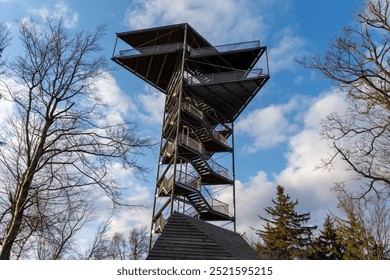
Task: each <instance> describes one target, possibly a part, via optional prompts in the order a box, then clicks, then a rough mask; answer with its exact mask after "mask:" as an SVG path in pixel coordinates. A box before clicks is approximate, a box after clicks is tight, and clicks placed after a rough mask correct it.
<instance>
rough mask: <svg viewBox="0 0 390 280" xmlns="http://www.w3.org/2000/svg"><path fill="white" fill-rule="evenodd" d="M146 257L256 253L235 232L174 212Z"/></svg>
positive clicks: (243, 257)
mask: <svg viewBox="0 0 390 280" xmlns="http://www.w3.org/2000/svg"><path fill="white" fill-rule="evenodd" d="M146 259H148V260H173V259H177V260H186V259H187V260H196V259H198V260H205V259H212V260H224V259H231V260H232V259H233V260H234V259H236V260H239V259H241V260H250V259H260V258H259V255H258V254H257V253H256V252H255V251H254V250H253V248H252V247H251V246H249V244H248V243H247V242H246V241H245V240H244V239H243V238H242V236H240V235H239V234H238V233H235V232H232V231H230V230H227V229H224V228H220V227H218V226H215V225H212V224H210V223H207V222H203V221H200V220H198V219H195V218H192V217H189V216H186V215H183V214H180V213H176V212H175V213H173V214H172V215H171V216H170V217H169V219H168V221H167V224H166V225H165V227H164V229H163V231H162V233H161V235H160V237H159V238H158V239H157V241H156V243H155V244H154V246H153V248H152V250H151V251H150V253H149V255H148V257H147V258H146Z"/></svg>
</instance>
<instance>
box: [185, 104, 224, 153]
mask: <svg viewBox="0 0 390 280" xmlns="http://www.w3.org/2000/svg"><path fill="white" fill-rule="evenodd" d="M182 108H183V109H185V110H186V111H188V112H189V113H191V114H193V115H195V116H196V117H197V118H199V119H200V120H201V121H203V123H204V125H205V127H206V129H207V130H208V131H209V132H210V133H211V135H212V136H213V137H214V138H215V139H216V140H218V141H220V142H222V143H223V144H225V145H228V139H226V137H224V136H223V135H222V134H221V133H220V132H218V131H216V130H214V129H213V128H212V126H211V125H210V123H209V121H208V119H207V118H206V116H205V115H204V113H203V111H202V110H200V109H198V108H196V107H195V106H194V105H192V104H190V103H187V102H183V103H182Z"/></svg>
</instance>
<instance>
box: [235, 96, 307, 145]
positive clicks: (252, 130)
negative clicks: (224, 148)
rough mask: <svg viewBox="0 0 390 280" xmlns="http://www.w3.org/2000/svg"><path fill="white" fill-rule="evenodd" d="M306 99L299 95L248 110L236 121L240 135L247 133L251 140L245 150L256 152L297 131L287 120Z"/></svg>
mask: <svg viewBox="0 0 390 280" xmlns="http://www.w3.org/2000/svg"><path fill="white" fill-rule="evenodd" d="M305 103H306V101H305V99H304V98H301V97H299V96H297V97H294V98H292V99H291V100H290V101H289V102H288V103H285V104H280V105H270V106H268V107H265V108H260V109H257V110H254V111H252V112H250V113H249V114H248V115H246V116H245V117H243V118H242V119H240V120H239V121H238V122H237V125H236V129H237V132H239V133H240V134H241V135H247V136H249V138H250V139H252V142H251V143H249V144H248V145H247V146H246V147H244V149H245V151H247V152H256V151H258V150H260V149H265V148H270V147H273V146H276V145H278V144H280V143H283V142H285V141H287V140H288V139H289V137H290V136H291V135H292V134H293V133H294V132H296V131H297V125H296V124H294V123H291V122H290V121H289V120H288V116H290V115H291V114H297V115H299V113H298V112H297V111H298V110H299V109H300V108H301V107H302V106H303V104H305Z"/></svg>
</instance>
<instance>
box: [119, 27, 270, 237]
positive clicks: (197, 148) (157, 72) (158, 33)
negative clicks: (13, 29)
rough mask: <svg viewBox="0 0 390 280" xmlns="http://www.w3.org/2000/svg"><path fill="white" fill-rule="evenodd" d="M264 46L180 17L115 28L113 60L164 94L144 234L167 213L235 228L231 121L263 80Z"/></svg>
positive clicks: (159, 225) (161, 224) (160, 224)
mask: <svg viewBox="0 0 390 280" xmlns="http://www.w3.org/2000/svg"><path fill="white" fill-rule="evenodd" d="M118 39H119V40H118ZM120 44H122V45H123V46H124V48H123V49H122V48H120V47H119V45H120ZM266 50H267V49H266V47H265V46H262V45H261V44H260V42H259V41H250V42H243V43H237V44H229V45H221V46H213V45H211V44H210V43H209V42H208V41H207V40H206V39H205V38H203V37H202V36H201V35H200V34H199V33H198V32H197V31H195V30H194V29H193V28H192V27H191V26H190V25H188V24H186V23H183V24H176V25H170V26H162V27H157V28H149V29H143V30H135V31H130V32H123V33H117V41H116V44H115V49H114V54H113V57H112V60H113V61H115V62H116V63H118V64H119V65H121V66H122V67H124V68H125V69H127V70H129V71H130V72H131V73H133V74H134V75H136V76H138V77H139V78H141V79H142V80H144V81H146V82H147V83H149V84H150V85H152V86H153V87H155V88H156V89H158V90H159V91H161V92H162V93H163V94H165V107H164V116H163V123H162V131H161V144H160V152H159V159H158V168H157V178H156V187H155V197H154V206H153V214H152V222H151V232H155V233H160V232H161V231H162V230H163V228H164V225H165V224H166V221H167V219H168V218H169V217H170V216H171V215H172V213H173V212H179V213H182V214H184V215H187V216H191V217H196V218H197V219H199V220H202V221H212V222H213V223H214V224H217V225H220V226H226V225H228V224H230V225H231V226H230V229H232V230H233V231H235V230H236V202H235V183H234V181H235V168H234V121H235V120H236V119H237V117H238V116H239V115H240V113H241V112H242V111H243V110H244V109H245V107H246V106H247V105H248V104H249V102H251V100H252V99H253V97H254V96H255V95H256V94H257V92H258V91H259V90H260V89H261V88H262V87H263V86H264V84H265V83H266V82H267V80H268V79H269V78H270V76H269V69H268V59H267V55H266ZM264 54H265V55H264ZM261 58H264V59H261ZM259 64H261V65H262V68H257V67H258V65H259ZM218 223H219V224H218Z"/></svg>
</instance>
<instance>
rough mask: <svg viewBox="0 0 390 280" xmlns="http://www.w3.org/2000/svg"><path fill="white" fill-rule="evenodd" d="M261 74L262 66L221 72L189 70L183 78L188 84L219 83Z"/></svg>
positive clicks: (255, 76)
mask: <svg viewBox="0 0 390 280" xmlns="http://www.w3.org/2000/svg"><path fill="white" fill-rule="evenodd" d="M262 75H264V74H263V69H262V68H257V69H253V70H251V71H228V72H221V73H211V74H201V75H193V74H191V73H189V72H186V73H185V77H184V78H185V79H186V81H187V83H188V84H189V85H197V84H208V83H219V82H226V81H237V80H245V79H250V78H257V77H261V76H262Z"/></svg>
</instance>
